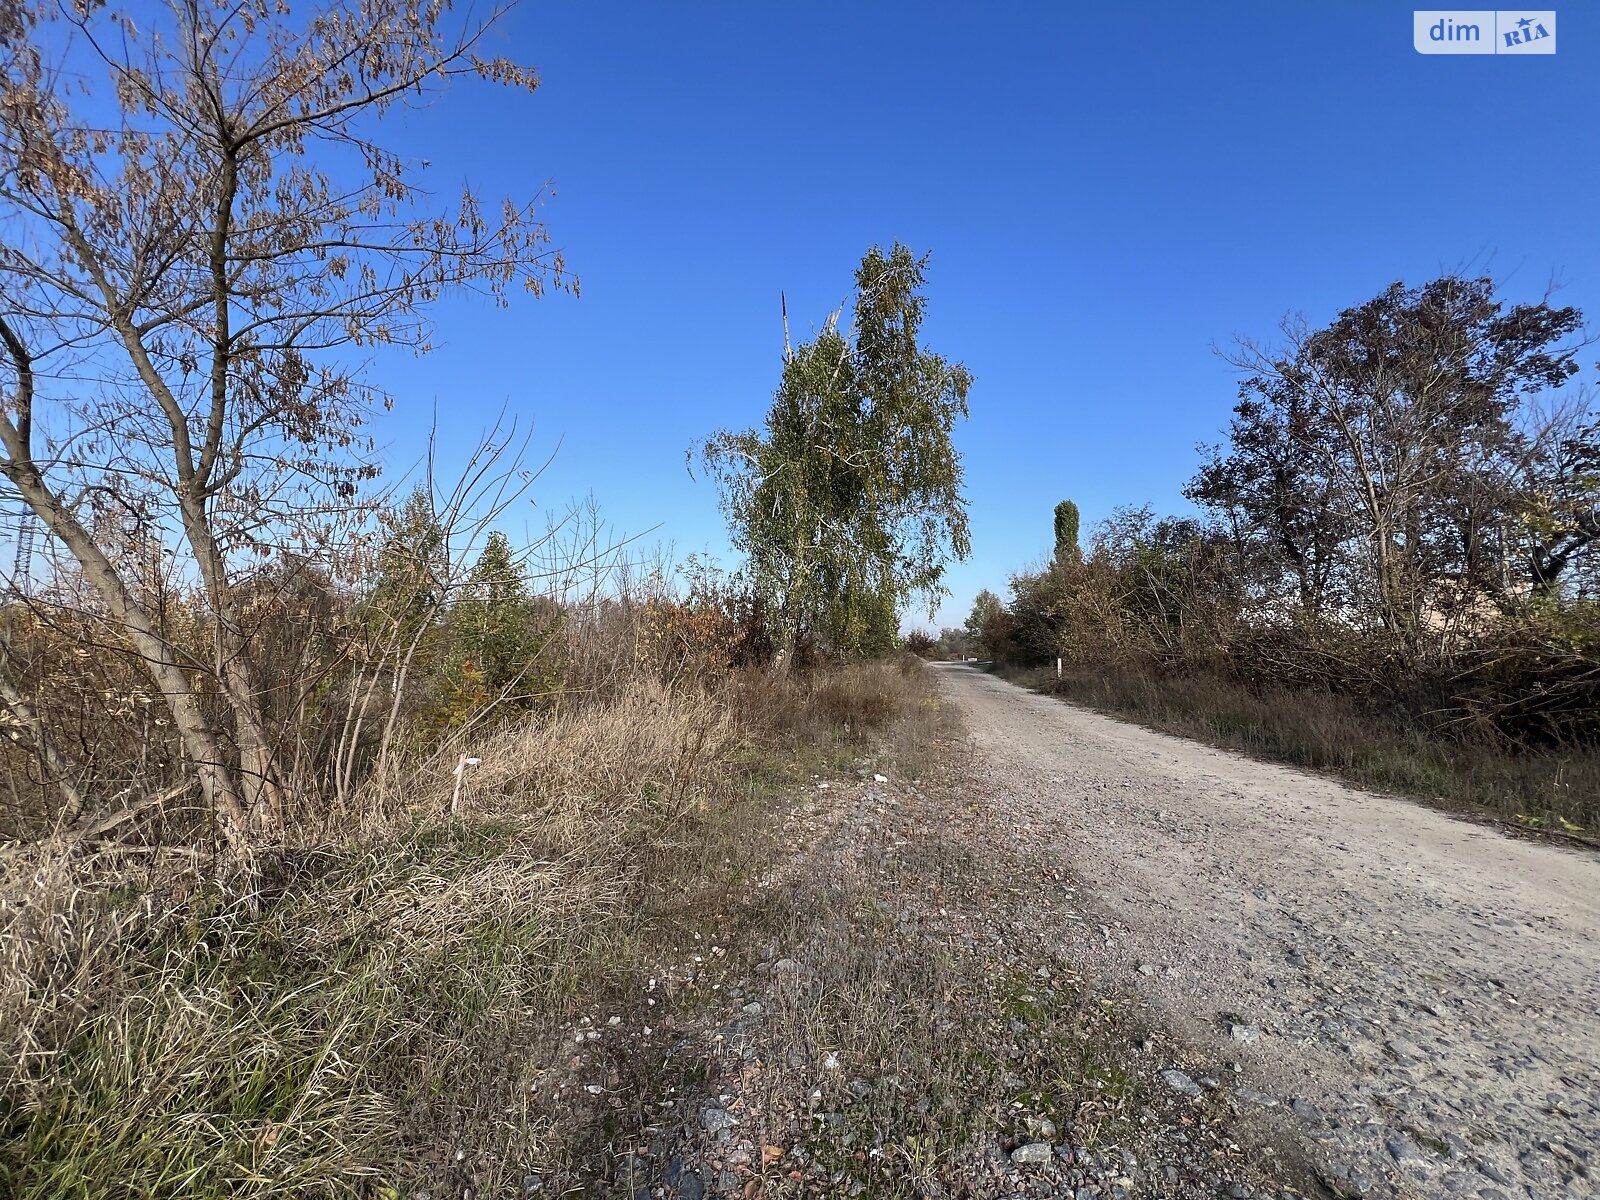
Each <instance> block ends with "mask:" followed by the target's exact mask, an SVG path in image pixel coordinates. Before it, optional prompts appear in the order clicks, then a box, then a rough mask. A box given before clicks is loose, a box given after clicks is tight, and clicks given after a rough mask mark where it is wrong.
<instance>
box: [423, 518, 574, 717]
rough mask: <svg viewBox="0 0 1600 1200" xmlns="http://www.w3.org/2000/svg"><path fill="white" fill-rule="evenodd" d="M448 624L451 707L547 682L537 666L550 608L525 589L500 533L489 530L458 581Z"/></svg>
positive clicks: (506, 696)
mask: <svg viewBox="0 0 1600 1200" xmlns="http://www.w3.org/2000/svg"><path fill="white" fill-rule="evenodd" d="M451 624H452V629H453V632H454V649H453V652H452V654H451V656H450V663H449V671H448V675H449V679H448V683H447V689H448V691H449V692H450V694H451V696H452V697H453V701H452V705H453V707H455V708H459V709H464V710H476V709H479V708H481V707H483V706H484V705H487V704H489V703H492V702H495V701H513V702H515V701H519V700H524V699H527V698H530V697H532V696H535V695H538V694H539V693H540V692H541V691H543V690H544V688H545V686H546V685H547V684H548V683H549V680H547V679H545V678H544V673H543V672H542V671H540V670H539V669H538V667H539V660H540V657H541V653H542V651H543V650H544V647H545V645H546V643H547V642H548V641H549V640H550V637H551V635H552V634H553V633H554V631H555V614H554V613H553V612H552V611H550V606H549V605H547V604H545V603H543V602H541V600H540V599H539V598H538V597H536V596H534V595H532V594H531V593H530V592H529V590H528V585H527V580H526V578H525V577H524V574H523V570H522V564H521V563H519V562H518V561H517V559H516V556H515V555H514V554H513V553H512V550H511V544H510V543H509V542H508V541H507V540H506V536H505V534H503V533H498V532H497V533H491V534H490V535H489V540H488V542H487V543H486V544H485V545H484V548H483V553H482V554H480V555H479V556H478V561H477V562H476V563H474V564H473V567H472V570H471V572H470V573H469V574H468V576H467V580H466V583H465V585H464V586H463V587H462V590H461V596H460V599H458V600H457V602H456V605H455V610H454V612H453V614H452V621H451ZM455 715H456V716H457V717H458V718H459V717H461V716H462V715H470V711H468V712H467V713H465V714H464V713H460V712H458V713H456V714H455Z"/></svg>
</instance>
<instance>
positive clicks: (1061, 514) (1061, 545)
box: [1056, 500, 1083, 566]
mask: <svg viewBox="0 0 1600 1200" xmlns="http://www.w3.org/2000/svg"><path fill="white" fill-rule="evenodd" d="M1082 558H1083V551H1082V550H1080V549H1079V548H1078V506H1077V505H1076V504H1074V503H1073V502H1072V501H1071V500H1063V501H1062V502H1061V503H1060V504H1058V505H1056V565H1057V566H1066V565H1067V564H1068V563H1075V562H1079V561H1081V560H1082Z"/></svg>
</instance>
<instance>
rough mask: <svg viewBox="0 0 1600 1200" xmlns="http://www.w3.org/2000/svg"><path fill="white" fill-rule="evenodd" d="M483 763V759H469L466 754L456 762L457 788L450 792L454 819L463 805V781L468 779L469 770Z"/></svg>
mask: <svg viewBox="0 0 1600 1200" xmlns="http://www.w3.org/2000/svg"><path fill="white" fill-rule="evenodd" d="M481 761H482V760H481V759H476V758H468V757H467V756H466V755H465V754H463V755H462V756H461V757H460V758H458V759H457V760H456V769H455V771H454V772H453V773H454V775H455V777H456V786H455V788H454V789H452V791H451V792H450V815H451V816H452V817H453V816H455V815H456V809H457V808H458V807H459V806H460V804H461V781H462V780H463V779H464V778H466V774H467V768H468V767H475V766H477V765H478V763H479V762H481Z"/></svg>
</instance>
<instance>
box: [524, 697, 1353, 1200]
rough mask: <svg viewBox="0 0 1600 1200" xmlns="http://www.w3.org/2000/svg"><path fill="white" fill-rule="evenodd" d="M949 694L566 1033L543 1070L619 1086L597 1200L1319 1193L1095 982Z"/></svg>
mask: <svg viewBox="0 0 1600 1200" xmlns="http://www.w3.org/2000/svg"><path fill="white" fill-rule="evenodd" d="M958 708H959V702H956V701H951V700H948V699H947V700H945V701H944V702H942V703H941V702H938V701H935V700H933V699H932V698H931V697H930V698H929V700H928V701H927V702H926V704H925V705H924V707H923V709H922V711H921V712H920V713H919V714H917V716H916V718H915V719H914V720H912V721H910V722H908V723H907V726H906V728H903V729H901V730H900V731H898V732H897V733H896V734H895V735H893V736H891V738H890V739H889V744H888V746H887V747H886V748H885V750H884V751H883V752H882V753H881V754H878V755H875V756H872V757H869V758H866V759H863V760H862V761H861V762H860V763H859V765H858V767H857V769H856V771H855V772H854V774H853V775H848V776H846V777H845V778H842V779H840V778H835V779H817V780H815V781H813V784H812V786H811V788H810V789H809V790H808V791H807V793H806V794H804V795H801V796H796V797H793V798H792V799H791V801H790V802H789V803H788V804H787V806H786V807H784V808H783V809H782V811H780V812H778V813H775V814H774V820H775V822H777V829H778V835H779V836H778V837H777V838H776V843H775V844H776V845H777V846H778V847H779V850H778V851H777V852H776V853H774V854H773V855H772V857H771V860H770V862H769V863H768V864H767V866H766V867H765V869H764V870H763V871H761V872H760V873H759V874H758V875H757V876H756V877H754V878H752V879H750V880H749V882H748V887H747V889H746V891H745V894H744V897H743V899H742V900H740V901H738V902H737V903H735V904H733V905H731V906H730V908H729V910H728V911H727V912H724V913H717V914H702V915H701V917H700V918H698V919H697V921H694V922H689V923H686V924H685V925H684V927H683V930H682V953H681V954H680V955H679V956H678V957H676V958H673V959H671V960H664V961H662V962H661V964H660V968H659V971H658V972H657V974H656V975H655V976H654V977H653V978H652V979H650V980H649V982H648V984H647V986H646V988H645V992H644V994H643V996H642V997H641V1003H640V1004H639V1005H638V1006H636V1007H635V1008H634V1009H632V1010H629V1011H623V1012H610V1011H601V1010H598V1009H597V1010H596V1011H595V1012H593V1013H592V1014H589V1015H588V1016H586V1017H585V1018H583V1019H582V1020H580V1021H579V1022H577V1023H575V1024H574V1026H573V1028H572V1030H571V1031H570V1033H571V1035H572V1036H573V1039H574V1043H573V1044H574V1047H575V1051H574V1054H573V1056H572V1059H571V1061H570V1064H569V1066H570V1071H569V1072H568V1077H566V1078H563V1079H561V1080H555V1079H552V1080H549V1081H547V1082H546V1083H545V1085H544V1086H546V1087H555V1088H557V1089H560V1090H561V1091H562V1092H563V1093H564V1094H566V1095H570V1096H572V1097H573V1098H574V1102H575V1103H585V1102H587V1103H591V1104H596V1105H603V1104H605V1103H608V1102H610V1103H612V1106H613V1111H612V1113H611V1117H610V1119H611V1122H612V1128H613V1134H612V1138H611V1142H610V1145H609V1147H608V1151H607V1153H606V1155H605V1156H604V1160H603V1161H598V1162H591V1163H590V1164H589V1165H588V1171H587V1172H586V1173H587V1174H588V1176H589V1178H588V1180H587V1182H588V1186H589V1188H590V1190H591V1191H598V1192H600V1193H601V1194H607V1195H629V1196H641V1195H643V1196H663V1197H682V1198H688V1200H700V1198H702V1197H711V1196H715V1197H721V1198H728V1197H746V1198H747V1197H753V1196H784V1197H791V1196H792V1197H799V1196H846V1197H855V1196H873V1197H878V1196H907V1197H910V1196H930V1197H939V1196H948V1197H957V1196H960V1197H1023V1196H1028V1197H1071V1198H1073V1200H1091V1198H1094V1197H1102V1196H1103V1197H1107V1198H1108V1200H1130V1198H1132V1197H1146V1196H1149V1197H1190V1196H1195V1197H1198V1196H1207V1197H1211V1196H1229V1197H1233V1198H1236V1200H1237V1198H1245V1197H1263V1198H1275V1197H1284V1198H1286V1200H1297V1198H1298V1197H1301V1196H1304V1195H1317V1194H1321V1188H1320V1186H1319V1184H1318V1183H1317V1182H1316V1177H1315V1173H1314V1171H1313V1170H1312V1167H1311V1164H1310V1163H1309V1162H1307V1161H1305V1160H1304V1159H1303V1158H1302V1157H1301V1156H1299V1154H1298V1151H1297V1150H1295V1149H1294V1145H1293V1143H1292V1142H1286V1141H1285V1140H1284V1139H1282V1138H1280V1137H1279V1136H1278V1135H1277V1132H1276V1131H1275V1130H1273V1129H1271V1128H1266V1127H1263V1125H1262V1123H1261V1121H1260V1120H1259V1112H1258V1110H1257V1106H1256V1105H1254V1104H1252V1103H1251V1101H1250V1099H1249V1093H1248V1089H1247V1088H1243V1087H1242V1085H1241V1084H1240V1082H1239V1080H1240V1075H1239V1068H1238V1067H1237V1066H1236V1065H1235V1064H1233V1063H1230V1062H1227V1061H1222V1060H1213V1059H1212V1058H1209V1057H1208V1058H1204V1059H1196V1058H1195V1057H1194V1056H1193V1054H1192V1053H1191V1051H1190V1050H1189V1049H1188V1048H1187V1047H1186V1046H1185V1044H1184V1043H1183V1042H1182V1041H1181V1040H1179V1039H1175V1038H1174V1037H1173V1036H1172V1034H1171V1033H1169V1032H1168V1031H1167V1030H1166V1028H1165V1027H1164V1025H1163V1024H1162V1022H1161V1020H1160V1019H1159V1014H1158V1013H1157V1012H1156V1011H1155V1010H1154V1009H1153V1008H1152V1007H1151V1005H1150V1002H1149V1001H1148V1000H1146V999H1145V998H1143V997H1142V996H1141V995H1140V992H1139V990H1138V988H1137V987H1136V986H1133V985H1132V984H1130V983H1129V982H1128V981H1127V980H1123V979H1121V978H1113V977H1110V976H1107V975H1105V974H1103V973H1102V971H1101V968H1100V959H1101V957H1102V955H1103V950H1104V947H1105V946H1106V945H1107V944H1109V942H1110V941H1111V940H1113V939H1114V937H1115V935H1114V933H1113V932H1112V930H1111V927H1110V926H1109V925H1107V924H1106V920H1105V918H1103V917H1102V915H1101V914H1100V913H1099V910H1098V909H1097V908H1096V905H1095V902H1094V901H1093V899H1092V896H1093V889H1092V887H1091V886H1089V885H1088V884H1087V883H1086V881H1085V880H1084V879H1083V878H1081V877H1080V876H1079V875H1078V874H1077V873H1076V871H1075V869H1074V867H1073V866H1072V864H1071V862H1070V859H1069V858H1066V857H1063V856H1061V855H1059V854H1058V853H1057V852H1056V849H1055V848H1054V847H1053V846H1050V845H1048V844H1046V843H1044V842H1041V841H1040V840H1039V839H1037V838H1035V837H1031V836H1028V834H1027V831H1026V830H1025V829H1024V828H1022V827H1019V826H1018V825H1017V821H1016V816H1017V814H1016V813H1015V812H1014V811H1013V809H1012V804H1011V799H1010V797H1008V796H1007V795H1004V794H999V795H996V794H993V793H991V792H989V791H987V790H985V789H984V788H983V787H981V786H974V784H973V782H972V778H973V776H972V773H973V770H974V765H975V764H974V760H973V743H972V741H971V739H970V738H969V736H968V732H967V730H966V729H965V728H964V727H963V726H962V725H961V718H960V714H959V711H958ZM1134 978H1135V979H1138V978H1139V977H1138V976H1137V975H1135V976H1134ZM591 1089H598V1090H591ZM1286 1147H1287V1148H1286ZM536 1182H537V1181H536ZM551 1182H552V1183H555V1182H557V1181H555V1180H552V1181H551Z"/></svg>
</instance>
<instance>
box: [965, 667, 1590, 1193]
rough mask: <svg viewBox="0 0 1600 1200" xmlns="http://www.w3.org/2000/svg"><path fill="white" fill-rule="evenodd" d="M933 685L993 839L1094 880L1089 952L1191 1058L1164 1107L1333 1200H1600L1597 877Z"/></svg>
mask: <svg viewBox="0 0 1600 1200" xmlns="http://www.w3.org/2000/svg"><path fill="white" fill-rule="evenodd" d="M938 678H939V686H940V688H941V690H942V691H943V693H944V694H945V696H946V697H947V698H948V699H949V700H951V701H952V702H953V703H954V704H955V705H956V707H957V708H958V709H959V711H960V713H961V715H962V717H963V719H964V720H965V722H966V724H967V726H968V728H969V730H970V734H971V741H972V748H973V749H972V754H973V777H974V783H975V785H976V786H977V787H979V788H981V789H983V791H984V794H985V797H986V798H987V799H990V800H993V801H997V802H998V803H996V804H995V805H994V807H995V809H996V810H997V811H1001V812H1005V813H1008V814H1010V815H1009V816H1008V817H1007V820H1008V821H1010V826H1009V827H1000V828H996V830H995V836H996V837H997V838H1000V837H1004V838H1008V839H1015V840H1017V841H1019V842H1022V843H1024V844H1032V845H1035V846H1037V847H1038V850H1039V852H1040V853H1041V854H1044V855H1049V856H1052V857H1053V858H1054V859H1055V860H1056V861H1058V862H1060V863H1062V864H1063V865H1064V866H1065V867H1066V868H1067V869H1069V870H1070V871H1071V872H1072V873H1073V874H1075V875H1076V876H1078V877H1079V878H1080V879H1082V880H1083V881H1084V883H1085V885H1086V887H1087V889H1088V891H1089V897H1088V898H1089V900H1090V903H1091V904H1092V906H1093V908H1094V909H1095V911H1097V913H1098V914H1099V920H1100V921H1101V922H1102V923H1103V926H1104V928H1103V930H1101V931H1100V932H1091V933H1089V934H1088V935H1087V936H1085V935H1083V934H1074V935H1071V936H1076V937H1077V939H1078V941H1079V943H1080V944H1079V946H1078V951H1079V952H1080V953H1089V954H1091V955H1093V956H1095V957H1096V958H1097V960H1098V962H1099V963H1100V965H1101V967H1102V968H1103V969H1104V970H1106V971H1109V972H1113V973H1115V974H1117V975H1119V976H1123V977H1125V979H1126V981H1127V983H1128V986H1130V987H1132V988H1137V990H1138V991H1139V993H1140V994H1141V995H1142V996H1144V997H1145V998H1146V999H1147V1000H1148V1001H1149V1003H1150V1004H1151V1006H1152V1008H1153V1010H1154V1012H1155V1014H1156V1015H1157V1016H1158V1017H1159V1019H1160V1020H1162V1022H1163V1023H1164V1024H1165V1025H1166V1026H1167V1027H1168V1028H1170V1029H1172V1030H1173V1031H1174V1032H1175V1033H1177V1034H1178V1035H1179V1037H1180V1038H1181V1040H1182V1041H1183V1042H1184V1043H1185V1044H1186V1045H1187V1046H1188V1047H1190V1048H1191V1051H1192V1057H1191V1058H1190V1059H1189V1060H1188V1061H1185V1062H1175V1063H1173V1064H1172V1070H1171V1072H1170V1073H1169V1075H1168V1076H1167V1081H1168V1086H1172V1087H1174V1088H1176V1089H1178V1090H1186V1089H1189V1088H1193V1087H1196V1086H1198V1087H1199V1089H1200V1094H1201V1095H1202V1096H1210V1097H1212V1098H1214V1099H1215V1100H1216V1102H1217V1103H1231V1104H1237V1105H1239V1106H1240V1107H1241V1108H1242V1109H1245V1110H1249V1111H1253V1112H1254V1113H1255V1114H1256V1115H1255V1119H1256V1121H1257V1122H1259V1123H1260V1124H1261V1125H1262V1126H1265V1127H1270V1128H1273V1129H1274V1130H1275V1131H1276V1133H1277V1134H1278V1135H1279V1136H1281V1137H1283V1138H1285V1139H1288V1140H1290V1141H1292V1142H1294V1143H1297V1144H1299V1145H1300V1146H1303V1147H1304V1148H1305V1150H1306V1152H1307V1153H1308V1154H1309V1156H1310V1158H1311V1161H1312V1162H1313V1164H1314V1165H1315V1169H1316V1170H1317V1172H1318V1173H1319V1174H1320V1175H1321V1176H1322V1178H1323V1180H1324V1182H1325V1183H1326V1184H1327V1185H1328V1186H1329V1187H1330V1189H1332V1190H1333V1191H1334V1192H1335V1193H1337V1194H1343V1195H1383V1194H1386V1193H1388V1192H1389V1191H1391V1190H1393V1191H1395V1192H1398V1193H1399V1194H1401V1195H1421V1196H1465V1197H1474V1196H1477V1197H1482V1198H1483V1200H1516V1198H1519V1197H1532V1198H1538V1200H1543V1198H1545V1197H1594V1196H1600V856H1597V855H1594V854H1589V853H1582V852H1576V851H1569V850H1565V849H1559V848H1555V847H1551V846H1546V845H1542V844H1536V843H1530V842H1519V841H1515V840H1510V839H1507V838H1505V837H1503V836H1501V835H1499V834H1497V833H1495V832H1493V831H1492V830H1489V829H1485V828H1482V827H1479V826H1475V825H1472V824H1468V823H1466V822H1462V821H1457V820H1453V819H1451V818H1450V817H1447V816H1445V815H1443V814H1441V813H1438V812H1435V811H1433V810H1430V809H1427V808H1424V807H1422V806H1419V805H1416V804H1412V803H1409V802H1407V801H1404V800H1400V799H1395V798H1392V797H1385V796H1379V795H1373V794H1371V793H1366V792H1361V791H1357V790H1355V789H1352V788H1348V787H1345V786H1343V785H1340V784H1338V783H1334V782H1331V781H1328V780H1325V779H1320V778H1317V777H1314V776H1309V775H1306V774H1303V773H1301V772H1298V771H1294V770H1290V769H1288V768H1283V767H1278V766H1273V765H1270V764H1264V763H1259V762H1254V761H1251V760H1249V759H1246V758H1243V757H1241V756H1239V755H1236V754H1232V753H1229V752H1225V751H1220V750H1213V749H1210V748H1208V747H1205V746H1201V745H1199V744H1196V743H1193V742H1188V741H1184V740H1181V739H1177V738H1172V737H1168V736H1165V735H1162V734H1159V733H1155V732H1151V731H1148V730H1145V729H1141V728H1139V727H1136V726H1132V725H1127V724H1123V723H1121V722H1118V721H1114V720H1112V719H1110V718H1107V717H1103V716H1099V715H1097V714H1093V713H1090V712H1086V711H1084V710H1082V709H1079V708H1076V707H1073V706H1070V705H1067V704H1064V703H1062V702H1060V701H1057V700H1053V699H1049V698H1045V697H1041V696H1037V695H1034V694H1032V693H1029V692H1026V691H1023V690H1020V689H1018V688H1015V687H1012V686H1011V685H1009V684H1006V683H1004V682H1002V681H1000V680H998V679H996V678H994V677H992V676H989V675H986V674H983V673H980V672H978V671H976V670H973V669H971V668H965V667H959V666H953V665H952V666H944V667H941V668H940V669H939V671H938ZM1082 928H1086V929H1087V928H1089V927H1087V926H1085V927H1082ZM1069 932H1070V931H1069ZM1064 936H1067V934H1064ZM1235 1067H1237V1069H1234V1068H1235ZM1196 1081H1198V1082H1196Z"/></svg>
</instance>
